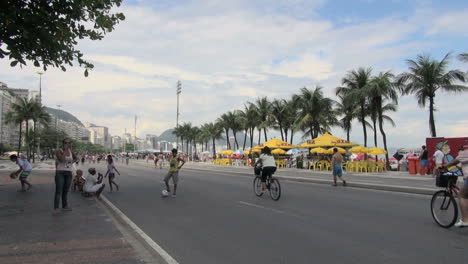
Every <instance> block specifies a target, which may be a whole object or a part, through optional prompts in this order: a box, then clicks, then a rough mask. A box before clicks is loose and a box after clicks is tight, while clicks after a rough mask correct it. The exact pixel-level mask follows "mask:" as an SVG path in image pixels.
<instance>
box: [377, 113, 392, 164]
mask: <svg viewBox="0 0 468 264" xmlns="http://www.w3.org/2000/svg"><path fill="white" fill-rule="evenodd" d="M380 109H382V108H380ZM379 129H380V133H381V134H382V140H383V144H384V149H385V151H387V153H386V154H385V159H386V160H385V163H386V166H387V170H390V162H389V159H388V150H387V136H386V135H385V131H384V130H383V118H382V112H379Z"/></svg>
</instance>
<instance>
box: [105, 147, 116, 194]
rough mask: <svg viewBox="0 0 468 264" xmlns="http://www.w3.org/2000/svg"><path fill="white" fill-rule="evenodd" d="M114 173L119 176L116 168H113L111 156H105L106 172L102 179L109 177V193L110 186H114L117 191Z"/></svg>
mask: <svg viewBox="0 0 468 264" xmlns="http://www.w3.org/2000/svg"><path fill="white" fill-rule="evenodd" d="M115 172H117V173H118V174H119V176H120V172H119V171H118V170H117V168H116V167H115V166H114V161H113V160H112V155H108V156H107V172H106V175H104V178H105V177H107V175H109V187H110V192H112V184H114V185H115V188H117V191H118V190H119V185H118V184H117V183H115V181H114V178H115Z"/></svg>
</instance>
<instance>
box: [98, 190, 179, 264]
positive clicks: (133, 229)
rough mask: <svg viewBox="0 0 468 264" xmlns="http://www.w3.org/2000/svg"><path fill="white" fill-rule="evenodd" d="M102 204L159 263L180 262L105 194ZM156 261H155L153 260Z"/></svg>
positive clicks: (171, 263) (174, 263) (175, 263)
mask: <svg viewBox="0 0 468 264" xmlns="http://www.w3.org/2000/svg"><path fill="white" fill-rule="evenodd" d="M101 198H102V200H101V201H102V204H103V205H104V206H105V207H106V208H107V209H108V210H109V211H110V213H111V214H112V216H113V217H114V218H115V219H116V220H117V221H118V222H119V224H121V225H122V226H124V228H125V229H126V230H127V231H129V232H130V233H131V234H132V235H133V237H135V238H136V239H137V240H138V242H140V243H141V244H142V245H143V246H144V247H145V249H146V250H148V251H149V252H150V254H151V255H152V256H153V257H154V258H155V259H157V260H158V262H157V263H166V264H179V263H178V262H177V261H176V260H175V259H174V258H172V257H171V255H169V254H168V253H167V252H166V251H165V250H164V249H163V248H162V247H161V246H159V245H158V243H156V242H154V240H153V239H151V238H150V237H149V236H148V235H147V234H146V233H145V232H143V230H141V229H140V228H139V227H138V226H137V225H136V224H135V223H134V222H133V221H132V220H130V218H128V217H127V216H126V215H125V214H124V213H123V212H122V211H120V210H119V208H117V207H116V206H115V205H114V204H113V203H112V202H111V201H109V200H108V199H107V198H106V197H105V196H104V195H101ZM151 263H154V262H151Z"/></svg>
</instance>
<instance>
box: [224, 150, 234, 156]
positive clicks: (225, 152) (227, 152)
mask: <svg viewBox="0 0 468 264" xmlns="http://www.w3.org/2000/svg"><path fill="white" fill-rule="evenodd" d="M232 153H234V151H232V150H230V149H228V150H225V151H222V152H221V154H223V155H232Z"/></svg>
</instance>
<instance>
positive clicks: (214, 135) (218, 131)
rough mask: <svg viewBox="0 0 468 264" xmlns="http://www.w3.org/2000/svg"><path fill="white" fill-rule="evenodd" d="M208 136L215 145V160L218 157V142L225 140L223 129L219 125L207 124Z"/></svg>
mask: <svg viewBox="0 0 468 264" xmlns="http://www.w3.org/2000/svg"><path fill="white" fill-rule="evenodd" d="M205 129H206V131H207V134H208V135H209V136H210V138H211V140H212V144H213V159H214V158H215V157H216V140H218V139H221V138H223V137H222V136H221V135H222V134H223V127H222V126H221V125H220V124H219V123H212V122H210V123H207V124H205Z"/></svg>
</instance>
